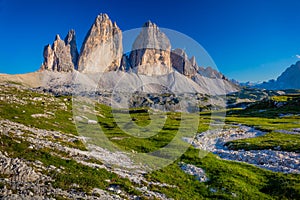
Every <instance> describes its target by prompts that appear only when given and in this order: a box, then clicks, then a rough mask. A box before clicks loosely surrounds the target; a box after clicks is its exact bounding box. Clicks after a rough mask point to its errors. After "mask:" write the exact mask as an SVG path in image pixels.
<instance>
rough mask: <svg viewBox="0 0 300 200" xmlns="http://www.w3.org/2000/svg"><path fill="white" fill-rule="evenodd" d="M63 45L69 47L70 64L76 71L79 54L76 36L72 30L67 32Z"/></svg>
mask: <svg viewBox="0 0 300 200" xmlns="http://www.w3.org/2000/svg"><path fill="white" fill-rule="evenodd" d="M65 44H66V45H70V52H71V57H72V63H73V64H74V67H75V69H77V62H78V57H79V53H78V49H77V44H76V34H75V31H74V30H73V29H71V30H69V32H68V34H67V36H66V37H65Z"/></svg>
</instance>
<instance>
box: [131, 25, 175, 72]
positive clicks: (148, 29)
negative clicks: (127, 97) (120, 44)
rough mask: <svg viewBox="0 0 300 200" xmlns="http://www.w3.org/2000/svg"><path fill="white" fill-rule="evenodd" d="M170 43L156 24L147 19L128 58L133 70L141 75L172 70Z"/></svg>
mask: <svg viewBox="0 0 300 200" xmlns="http://www.w3.org/2000/svg"><path fill="white" fill-rule="evenodd" d="M170 51H171V44H170V41H169V39H168V38H167V36H166V35H165V34H164V33H163V32H161V31H160V30H159V28H158V27H157V26H156V24H154V23H152V22H150V21H148V22H146V23H145V24H144V26H143V27H142V30H141V32H140V34H139V35H138V37H137V38H136V40H135V41H134V43H133V45H132V51H131V53H130V56H129V59H130V63H131V67H132V69H133V71H134V72H136V73H137V74H141V75H147V76H157V75H165V74H168V73H171V72H172V71H173V69H172V66H171V58H170Z"/></svg>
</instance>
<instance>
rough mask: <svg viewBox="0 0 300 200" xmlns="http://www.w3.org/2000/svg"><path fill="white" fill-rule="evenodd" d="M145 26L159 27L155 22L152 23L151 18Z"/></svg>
mask: <svg viewBox="0 0 300 200" xmlns="http://www.w3.org/2000/svg"><path fill="white" fill-rule="evenodd" d="M143 27H146V28H149V27H153V28H158V27H157V25H156V24H155V23H152V22H151V21H150V20H148V21H147V22H145V23H144V25H143Z"/></svg>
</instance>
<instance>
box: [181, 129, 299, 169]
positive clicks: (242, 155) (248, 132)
mask: <svg viewBox="0 0 300 200" xmlns="http://www.w3.org/2000/svg"><path fill="white" fill-rule="evenodd" d="M296 130H298V129H296ZM281 132H282V131H281ZM295 132H296V131H295ZM264 134H265V133H264V132H262V131H259V130H256V129H254V128H251V127H248V126H243V125H238V126H236V127H233V128H229V129H226V130H209V131H206V132H203V133H200V134H198V135H197V136H196V138H195V140H191V139H186V140H187V141H188V142H190V143H191V144H192V145H193V146H194V147H196V148H199V149H202V150H205V151H210V152H213V153H214V154H217V155H218V156H220V158H222V159H226V160H234V161H240V162H246V163H249V164H254V165H255V166H258V167H261V168H265V169H269V170H272V171H274V172H284V173H300V160H299V158H300V154H299V153H295V152H285V151H280V147H278V148H277V150H271V149H269V150H249V151H245V150H237V151H234V150H230V149H229V148H228V146H225V143H226V142H228V141H233V140H237V139H245V138H253V137H258V136H262V135H264ZM289 134H290V133H289ZM294 134H297V132H296V133H294Z"/></svg>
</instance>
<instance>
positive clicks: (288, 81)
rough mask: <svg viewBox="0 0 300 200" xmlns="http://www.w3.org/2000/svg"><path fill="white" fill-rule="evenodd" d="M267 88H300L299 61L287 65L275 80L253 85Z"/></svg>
mask: <svg viewBox="0 0 300 200" xmlns="http://www.w3.org/2000/svg"><path fill="white" fill-rule="evenodd" d="M254 87H257V88H264V89H269V90H283V89H300V61H298V62H296V64H294V65H291V66H290V67H288V68H287V69H286V70H285V71H284V72H283V73H282V74H281V75H280V76H279V77H278V78H277V79H276V80H270V81H268V82H263V83H261V84H258V85H255V86H254Z"/></svg>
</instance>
